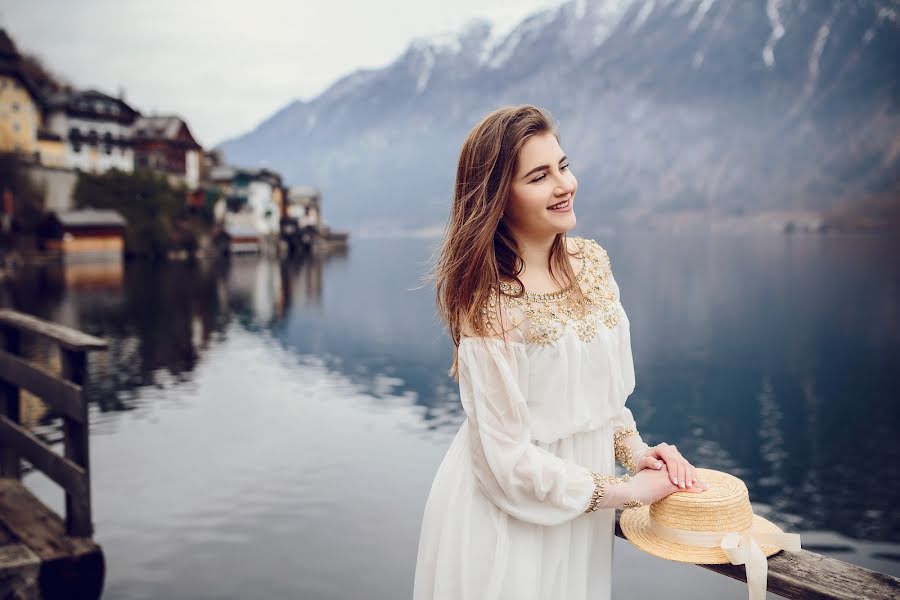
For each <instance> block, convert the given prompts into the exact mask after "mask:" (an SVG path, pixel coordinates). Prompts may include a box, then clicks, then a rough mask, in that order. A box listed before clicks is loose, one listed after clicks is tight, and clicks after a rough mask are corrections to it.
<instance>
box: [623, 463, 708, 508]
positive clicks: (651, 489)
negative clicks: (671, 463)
mask: <svg viewBox="0 0 900 600" xmlns="http://www.w3.org/2000/svg"><path fill="white" fill-rule="evenodd" d="M624 485H625V486H626V487H625V488H623V489H622V495H623V497H624V498H625V499H629V498H632V499H635V500H640V501H641V502H643V503H644V504H645V505H646V504H653V503H654V502H656V501H657V500H661V499H663V498H665V497H666V496H668V495H669V494H672V493H674V492H690V493H699V492H704V491H706V490H707V489H709V488H708V486H707V485H706V484H705V483H703V482H702V481H701V482H698V483H697V485H694V486H692V487H691V488H685V489H684V490H682V489H681V488H680V487H679V486H677V485H675V484H674V483H672V478H671V477H669V472H668V471H667V470H666V469H665V467H663V468H660V469H652V468H651V469H643V470H641V471H638V472H637V473H636V474H635V475H634V476H632V478H631V481H629V482H628V483H626V484H624Z"/></svg>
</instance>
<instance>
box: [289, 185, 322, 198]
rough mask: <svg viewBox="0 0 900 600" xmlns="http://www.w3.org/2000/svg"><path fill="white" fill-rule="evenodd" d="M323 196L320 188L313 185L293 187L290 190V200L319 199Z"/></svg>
mask: <svg viewBox="0 0 900 600" xmlns="http://www.w3.org/2000/svg"><path fill="white" fill-rule="evenodd" d="M320 195H321V192H320V191H319V188H317V187H313V186H311V185H292V186H291V188H290V189H289V190H288V198H290V199H291V200H299V199H301V198H318V197H319V196H320Z"/></svg>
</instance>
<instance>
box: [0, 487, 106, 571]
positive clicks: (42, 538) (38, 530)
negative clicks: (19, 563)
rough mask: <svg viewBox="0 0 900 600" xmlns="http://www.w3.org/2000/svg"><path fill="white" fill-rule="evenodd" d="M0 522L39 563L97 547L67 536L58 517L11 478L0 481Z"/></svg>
mask: <svg viewBox="0 0 900 600" xmlns="http://www.w3.org/2000/svg"><path fill="white" fill-rule="evenodd" d="M0 521H2V522H3V524H4V525H5V526H6V527H7V528H8V529H9V530H10V531H11V532H12V533H13V534H14V535H15V536H16V538H18V540H19V541H20V542H22V543H23V544H25V545H26V546H28V547H29V548H31V551H32V552H34V553H35V554H37V555H38V556H39V557H40V558H41V560H45V561H47V560H55V559H58V558H66V557H68V556H77V555H79V554H84V553H87V552H92V551H95V550H97V549H98V548H99V546H98V545H97V543H96V542H94V540H93V539H91V538H87V537H72V536H68V535H66V530H65V525H64V524H63V521H62V519H61V518H60V517H59V515H57V514H56V513H54V512H53V511H52V510H50V509H49V508H47V507H46V506H45V505H44V503H43V502H41V501H40V500H38V499H37V498H36V497H35V496H34V494H32V493H31V492H29V491H28V490H27V489H26V488H25V486H24V485H22V483H21V482H19V481H15V480H13V479H6V478H0Z"/></svg>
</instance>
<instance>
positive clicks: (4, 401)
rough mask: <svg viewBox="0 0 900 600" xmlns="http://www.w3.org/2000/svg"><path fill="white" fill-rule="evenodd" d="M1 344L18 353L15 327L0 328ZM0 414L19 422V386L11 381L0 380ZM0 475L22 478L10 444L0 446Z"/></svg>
mask: <svg viewBox="0 0 900 600" xmlns="http://www.w3.org/2000/svg"><path fill="white" fill-rule="evenodd" d="M0 335H2V337H3V340H2V345H0V347H2V348H4V349H5V350H6V351H7V352H9V353H10V354H19V352H20V351H21V336H20V335H19V331H18V330H17V329H13V328H12V327H2V328H0ZM0 414H2V415H4V416H5V417H7V418H8V419H9V420H10V421H13V422H15V423H20V422H21V417H20V403H19V387H18V386H16V385H13V384H12V383H10V382H8V381H5V380H0ZM0 477H10V478H12V479H17V480H21V479H22V463H21V462H20V461H19V453H18V452H16V450H15V448H14V447H12V446H0Z"/></svg>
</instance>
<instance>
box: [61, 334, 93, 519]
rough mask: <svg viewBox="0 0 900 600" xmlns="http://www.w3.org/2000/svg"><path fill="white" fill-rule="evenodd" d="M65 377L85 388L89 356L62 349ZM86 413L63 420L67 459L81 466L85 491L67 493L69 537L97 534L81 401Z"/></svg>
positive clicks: (84, 403) (87, 432)
mask: <svg viewBox="0 0 900 600" xmlns="http://www.w3.org/2000/svg"><path fill="white" fill-rule="evenodd" d="M60 352H61V358H62V373H63V377H65V378H66V379H68V380H69V381H71V382H73V383H75V384H78V385H83V384H84V382H85V380H86V379H87V355H86V354H85V353H84V352H76V351H73V350H68V349H66V348H62V349H61V351H60ZM80 409H81V410H82V411H83V413H82V415H81V416H82V418H81V419H79V420H77V421H76V420H74V419H65V418H64V419H63V444H64V445H65V455H66V458H67V459H69V460H70V461H72V462H73V463H75V464H76V465H78V466H79V467H81V468H82V469H83V471H84V490H83V491H81V492H78V493H76V492H75V491H74V490H69V492H70V493H67V494H66V530H67V531H68V532H69V535H83V536H88V535H91V534H93V533H94V525H93V523H92V521H91V479H90V473H91V470H90V452H89V450H88V441H89V439H90V433H89V431H88V415H87V403H86V402H82V403H81V405H80Z"/></svg>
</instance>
